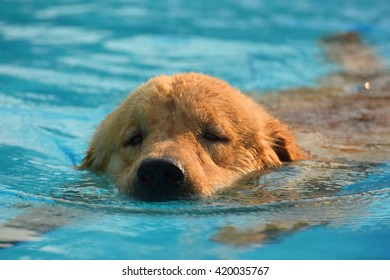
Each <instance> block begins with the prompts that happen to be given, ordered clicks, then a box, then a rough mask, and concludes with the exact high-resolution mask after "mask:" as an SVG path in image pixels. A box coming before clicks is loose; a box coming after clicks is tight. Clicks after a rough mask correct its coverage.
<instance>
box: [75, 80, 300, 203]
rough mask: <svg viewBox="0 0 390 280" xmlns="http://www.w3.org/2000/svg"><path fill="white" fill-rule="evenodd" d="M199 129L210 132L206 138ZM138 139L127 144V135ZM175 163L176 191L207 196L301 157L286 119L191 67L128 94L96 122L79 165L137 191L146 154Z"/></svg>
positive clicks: (128, 191)
mask: <svg viewBox="0 0 390 280" xmlns="http://www.w3.org/2000/svg"><path fill="white" fill-rule="evenodd" d="M206 133H212V134H214V135H217V136H218V137H219V138H220V139H219V140H218V141H209V140H207V139H205V138H204V137H203V136H204V134H206ZM136 134H140V135H142V137H143V141H142V143H141V144H140V145H137V146H126V145H125V143H126V141H128V139H127V138H128V137H129V135H130V136H133V135H136ZM151 158H152V159H156V158H168V159H170V160H173V161H174V162H176V163H177V164H178V165H180V166H181V167H182V168H183V169H184V172H185V176H186V181H185V188H184V191H183V192H184V193H183V195H187V194H190V195H196V196H198V195H201V196H203V195H210V194H212V193H213V192H214V191H215V190H217V189H221V188H224V187H227V186H230V185H231V184H232V183H234V182H235V181H236V180H238V179H239V178H241V177H242V176H244V175H246V174H249V173H252V172H255V171H260V170H263V169H265V168H270V167H277V166H280V165H281V164H282V162H283V161H293V160H298V159H303V158H305V154H304V153H303V152H302V151H301V150H300V149H299V148H298V146H297V145H296V143H295V140H294V136H293V133H292V132H291V131H290V130H289V129H288V127H287V125H286V124H284V123H282V122H280V121H279V120H277V119H275V118H274V117H272V116H271V115H270V114H269V113H267V112H266V111H265V110H264V109H263V108H262V107H261V106H260V105H259V104H257V103H255V102H254V101H253V100H252V99H250V98H249V97H247V96H245V95H243V94H242V93H241V92H240V91H239V90H238V89H235V88H233V87H231V86H230V85H228V84H227V83H226V82H224V81H222V80H219V79H217V78H213V77H210V76H207V75H204V74H198V73H183V74H178V75H174V76H159V77H156V78H153V79H151V80H149V81H148V82H147V83H146V84H143V85H141V86H140V87H139V88H137V89H136V90H135V91H134V92H133V93H131V94H130V95H129V96H128V97H127V98H126V99H125V100H124V101H123V103H122V104H120V105H119V107H118V108H117V109H116V110H115V111H114V112H113V113H111V114H110V115H108V116H107V118H106V119H105V120H104V121H103V122H102V123H101V125H100V126H99V127H98V129H97V131H96V134H95V136H94V137H93V139H92V143H91V145H90V147H89V149H88V152H87V155H86V157H85V158H84V160H83V162H82V164H81V166H80V169H90V170H92V171H95V172H98V173H104V174H106V175H108V177H110V178H111V179H112V180H113V181H114V182H115V183H116V184H117V186H118V187H119V190H120V192H121V193H126V194H130V195H132V196H135V197H137V196H139V195H140V190H138V189H137V185H136V180H135V177H136V172H137V169H138V168H139V166H140V164H141V162H142V161H143V160H145V159H151Z"/></svg>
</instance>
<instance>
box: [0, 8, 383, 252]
mask: <svg viewBox="0 0 390 280" xmlns="http://www.w3.org/2000/svg"><path fill="white" fill-rule="evenodd" d="M389 14H390V5H389V4H388V2H387V1H384V0H371V1H364V0H346V1H341V2H339V1H334V2H329V1H315V0H311V1H310V0H299V1H294V3H292V2H291V1H283V0H273V1H265V0H257V1H256V0H230V1H224V2H223V4H222V3H221V2H219V1H204V0H197V1H174V0H167V1H152V0H132V1H124V0H112V1H92V0H86V1H81V0H71V1H65V0H54V1H45V0H35V1H28V0H24V1H15V0H8V1H7V0H0V223H4V222H6V221H8V220H10V219H12V218H14V217H17V216H21V215H24V214H26V213H34V211H37V210H39V211H42V209H43V211H45V209H47V212H52V211H54V212H55V211H58V210H56V209H61V213H63V215H64V216H65V217H66V216H67V215H69V216H70V217H72V218H70V217H69V222H67V223H64V224H63V225H61V226H60V227H58V228H56V229H54V230H51V231H49V232H47V233H45V234H43V236H42V238H41V239H40V240H39V241H36V242H25V243H19V244H17V245H16V246H14V247H11V248H7V249H2V250H0V259H390V250H389V248H390V163H389V162H383V163H375V164H374V163H366V162H354V163H352V162H337V163H336V162H335V163H321V162H310V161H308V162H302V163H298V164H291V165H287V166H284V167H282V168H280V169H278V170H276V172H272V173H269V174H266V175H264V176H263V177H261V178H260V179H259V181H258V182H256V186H254V187H253V188H250V189H245V188H239V189H232V190H229V191H227V192H225V193H221V194H217V195H216V196H215V197H213V198H209V199H203V200H199V201H181V202H178V201H175V202H164V203H162V202H161V203H146V202H140V201H135V200H132V199H126V198H123V197H119V196H118V194H117V191H116V189H115V187H114V186H112V185H111V184H110V182H108V181H106V180H105V179H104V178H100V177H97V176H95V175H93V174H89V173H88V172H79V171H76V170H75V169H73V166H74V165H76V164H78V163H79V162H80V160H81V158H82V156H83V153H84V151H85V150H86V148H87V145H88V142H89V139H90V137H91V135H92V133H93V131H94V129H95V128H96V126H97V125H98V124H99V122H100V121H101V119H102V118H103V117H104V116H105V115H106V114H107V113H109V112H110V111H111V110H113V108H115V106H116V105H117V104H118V103H119V102H120V101H121V100H122V99H123V98H124V97H125V96H126V95H127V93H128V92H130V91H132V90H133V89H134V88H135V87H136V86H137V85H139V84H140V83H142V82H145V81H146V80H147V79H148V78H149V77H152V76H154V75H157V74H161V73H165V74H171V73H177V72H182V71H199V72H204V73H208V74H211V75H214V76H217V77H220V78H223V79H225V80H227V81H228V82H230V83H231V84H233V85H234V86H236V87H239V88H240V89H242V90H244V91H249V90H253V89H258V90H260V91H266V90H275V89H284V88H289V87H293V86H303V85H313V84H315V81H316V79H317V78H319V77H321V76H322V75H325V74H329V73H332V71H335V70H336V69H335V66H332V65H330V64H329V63H326V60H325V59H324V57H323V55H322V53H321V51H320V50H319V48H318V45H317V40H318V39H319V38H320V37H321V36H324V35H326V34H329V33H332V32H340V31H345V30H355V31H359V32H360V33H361V34H362V36H363V38H364V40H365V41H367V42H368V43H370V44H372V45H374V46H375V47H376V48H377V49H378V51H379V53H381V55H382V56H383V57H384V59H385V63H386V65H387V66H388V65H389V61H390V40H389V39H390V28H389V27H390V17H389V16H388V15H389ZM287 190H289V191H294V192H297V193H300V199H298V200H291V199H289V198H288V195H287V194H286V192H287ZM268 191H272V192H274V193H276V196H277V197H278V198H279V199H278V200H275V201H271V202H268V203H263V204H259V203H256V200H255V199H254V198H255V197H257V196H258V195H259V194H260V195H261V193H262V192H268ZM39 211H37V213H41V212H39ZM74 216H76V218H75V217H74ZM285 222H288V223H292V224H294V223H301V222H304V223H305V224H306V223H307V225H306V226H304V227H302V228H301V229H300V230H296V231H291V232H288V233H286V234H283V235H279V236H276V237H275V238H273V239H272V240H269V241H267V242H260V241H259V240H258V239H256V238H253V239H251V236H252V237H253V236H254V235H255V234H253V233H256V231H258V229H259V228H261V227H262V225H264V224H278V223H279V224H283V223H285ZM0 230H1V228H0ZM232 231H233V232H238V234H236V235H234V234H233V235H232V234H230V235H229V234H228V233H229V232H232ZM251 233H252V234H251ZM237 236H238V237H237ZM244 236H249V239H251V240H249V241H248V242H243V241H242V237H244ZM240 237H241V238H240Z"/></svg>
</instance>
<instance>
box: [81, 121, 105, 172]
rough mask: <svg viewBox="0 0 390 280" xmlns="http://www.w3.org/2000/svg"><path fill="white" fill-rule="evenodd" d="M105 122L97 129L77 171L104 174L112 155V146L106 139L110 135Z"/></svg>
mask: <svg viewBox="0 0 390 280" xmlns="http://www.w3.org/2000/svg"><path fill="white" fill-rule="evenodd" d="M106 120H107V119H106ZM106 120H104V121H103V122H102V123H101V124H100V126H99V127H98V129H97V131H96V133H95V135H94V137H93V139H92V142H91V144H90V146H89V148H88V151H87V154H86V155H85V157H84V159H83V161H82V162H81V164H80V165H79V166H77V169H80V170H85V169H88V170H91V171H94V172H104V171H105V170H106V168H107V166H108V163H109V160H110V154H111V153H112V144H110V143H109V142H110V141H108V140H109V139H106V138H107V137H109V136H110V134H111V133H109V127H108V125H107V121H106Z"/></svg>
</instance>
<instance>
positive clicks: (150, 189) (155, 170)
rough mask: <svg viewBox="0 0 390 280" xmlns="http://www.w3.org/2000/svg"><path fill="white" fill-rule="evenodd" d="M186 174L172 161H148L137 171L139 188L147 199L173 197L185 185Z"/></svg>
mask: <svg viewBox="0 0 390 280" xmlns="http://www.w3.org/2000/svg"><path fill="white" fill-rule="evenodd" d="M184 177H185V176H184V172H183V170H182V168H181V167H180V166H178V165H177V164H176V163H174V162H173V161H172V160H170V159H146V160H144V161H143V162H142V163H141V165H140V167H139V168H138V171H137V179H136V180H137V187H138V188H139V191H141V192H142V193H143V194H144V195H145V196H147V197H151V198H152V197H156V198H164V197H172V196H175V195H177V194H178V192H179V191H180V188H182V186H183V184H184Z"/></svg>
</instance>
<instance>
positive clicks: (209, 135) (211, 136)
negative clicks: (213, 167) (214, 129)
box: [203, 132, 222, 142]
mask: <svg viewBox="0 0 390 280" xmlns="http://www.w3.org/2000/svg"><path fill="white" fill-rule="evenodd" d="M203 138H204V139H206V140H208V141H212V142H215V141H222V138H221V137H219V136H218V135H216V134H214V133H210V132H206V133H204V134H203Z"/></svg>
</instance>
